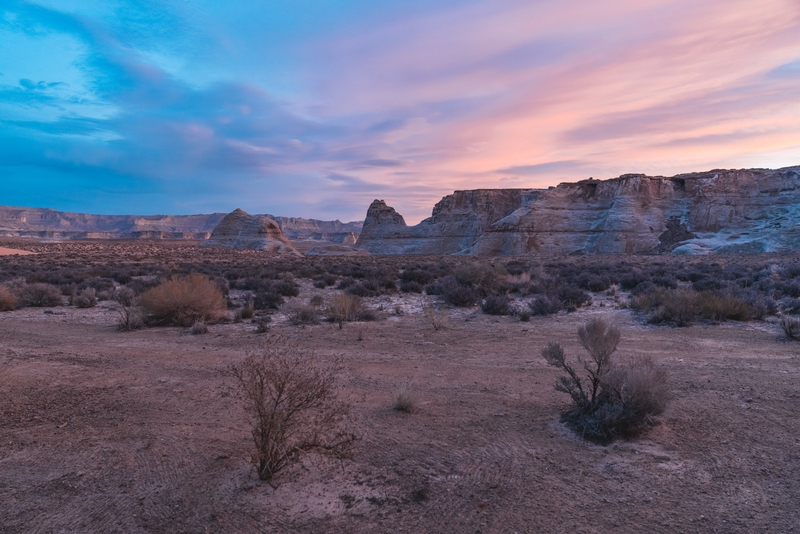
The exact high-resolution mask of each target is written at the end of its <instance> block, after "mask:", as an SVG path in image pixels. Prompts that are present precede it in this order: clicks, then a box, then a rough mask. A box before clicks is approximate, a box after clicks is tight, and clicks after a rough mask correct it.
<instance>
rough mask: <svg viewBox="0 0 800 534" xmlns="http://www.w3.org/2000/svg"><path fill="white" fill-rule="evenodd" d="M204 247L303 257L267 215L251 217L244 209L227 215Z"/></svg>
mask: <svg viewBox="0 0 800 534" xmlns="http://www.w3.org/2000/svg"><path fill="white" fill-rule="evenodd" d="M201 246H203V247H222V248H233V249H239V250H266V251H268V252H274V253H277V254H294V255H297V256H299V255H300V253H299V252H298V251H297V249H296V248H294V245H292V242H291V241H289V239H287V238H286V236H284V235H283V232H282V231H281V227H280V226H278V223H277V222H275V221H273V220H272V219H270V218H269V217H266V216H264V215H250V214H249V213H246V212H244V211H242V210H240V209H236V210H234V211H232V212H231V213H229V214H228V215H226V216H225V218H223V219H222V221H220V223H219V224H218V225H217V227H216V228H214V232H213V233H212V234H211V237H210V238H208V241H206V242H205V243H203V244H202V245H201Z"/></svg>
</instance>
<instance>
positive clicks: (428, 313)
mask: <svg viewBox="0 0 800 534" xmlns="http://www.w3.org/2000/svg"><path fill="white" fill-rule="evenodd" d="M422 316H423V317H425V320H426V321H428V324H430V325H431V326H432V327H433V329H434V331H437V332H438V331H439V330H441V329H442V328H444V327H445V326H446V325H447V317H448V313H447V310H446V309H444V308H442V307H440V306H438V305H436V304H435V303H432V302H425V303H423V305H422Z"/></svg>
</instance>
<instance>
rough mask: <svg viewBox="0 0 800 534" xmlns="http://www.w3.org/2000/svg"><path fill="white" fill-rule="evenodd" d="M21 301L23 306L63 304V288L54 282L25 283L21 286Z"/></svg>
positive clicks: (42, 306) (45, 306)
mask: <svg viewBox="0 0 800 534" xmlns="http://www.w3.org/2000/svg"><path fill="white" fill-rule="evenodd" d="M19 301H20V304H22V306H31V307H38V308H47V307H52V306H61V290H59V289H58V288H57V287H56V286H54V285H52V284H45V283H35V284H25V285H23V286H21V287H20V292H19Z"/></svg>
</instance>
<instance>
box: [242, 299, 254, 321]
mask: <svg viewBox="0 0 800 534" xmlns="http://www.w3.org/2000/svg"><path fill="white" fill-rule="evenodd" d="M255 310H256V308H255V305H254V304H253V301H251V300H248V301H247V303H246V304H245V305H244V306H242V307H241V308H239V311H240V317H241V318H242V319H252V318H253V314H255Z"/></svg>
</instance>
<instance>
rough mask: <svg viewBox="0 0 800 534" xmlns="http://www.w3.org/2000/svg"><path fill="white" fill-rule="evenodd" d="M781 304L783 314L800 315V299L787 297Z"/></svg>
mask: <svg viewBox="0 0 800 534" xmlns="http://www.w3.org/2000/svg"><path fill="white" fill-rule="evenodd" d="M779 304H780V305H781V310H782V311H783V313H789V314H791V315H800V299H796V298H792V297H785V298H782V299H781V300H780V302H779Z"/></svg>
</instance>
